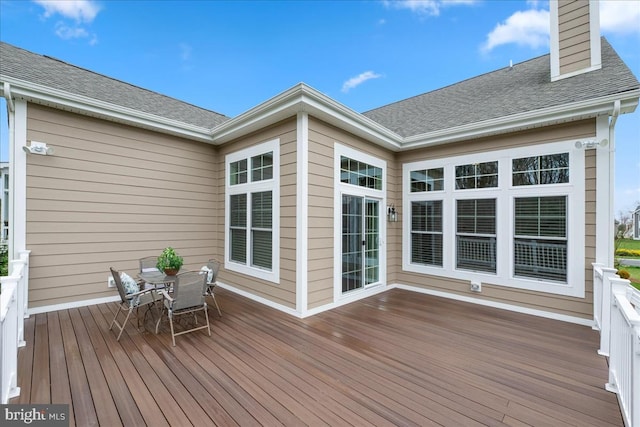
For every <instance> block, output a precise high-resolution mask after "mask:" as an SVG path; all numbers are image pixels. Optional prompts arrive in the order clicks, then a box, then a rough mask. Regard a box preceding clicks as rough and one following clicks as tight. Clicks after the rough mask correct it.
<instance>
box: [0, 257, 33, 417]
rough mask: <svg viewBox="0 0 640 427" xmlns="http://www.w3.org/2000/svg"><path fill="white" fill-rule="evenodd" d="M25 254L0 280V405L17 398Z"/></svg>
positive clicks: (26, 278) (26, 274)
mask: <svg viewBox="0 0 640 427" xmlns="http://www.w3.org/2000/svg"><path fill="white" fill-rule="evenodd" d="M29 252H30V251H22V252H20V258H19V259H17V260H13V261H10V262H9V276H6V277H0V286H1V287H0V393H1V394H0V403H2V404H6V403H8V401H9V399H11V398H12V397H15V396H18V395H19V394H20V387H18V348H19V347H22V346H24V344H25V343H24V318H25V314H26V308H27V290H28V283H29V268H28V266H29Z"/></svg>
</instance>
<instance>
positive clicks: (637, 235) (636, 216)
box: [631, 205, 640, 240]
mask: <svg viewBox="0 0 640 427" xmlns="http://www.w3.org/2000/svg"><path fill="white" fill-rule="evenodd" d="M631 228H632V230H633V233H632V236H631V238H632V239H633V240H640V205H638V206H637V207H636V210H635V211H633V213H632V214H631Z"/></svg>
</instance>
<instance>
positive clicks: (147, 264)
mask: <svg viewBox="0 0 640 427" xmlns="http://www.w3.org/2000/svg"><path fill="white" fill-rule="evenodd" d="M157 263H158V258H157V257H155V256H148V257H144V258H140V273H160V270H158V267H156V264H157ZM151 286H153V287H154V288H155V289H161V288H164V287H165V285H161V284H157V283H156V284H152V285H151ZM147 287H149V286H147V283H146V282H145V288H147Z"/></svg>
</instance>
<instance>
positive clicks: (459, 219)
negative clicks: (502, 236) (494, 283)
mask: <svg viewBox="0 0 640 427" xmlns="http://www.w3.org/2000/svg"><path fill="white" fill-rule="evenodd" d="M456 268H460V269H465V270H472V271H485V272H488V273H495V272H496V199H461V200H457V201H456Z"/></svg>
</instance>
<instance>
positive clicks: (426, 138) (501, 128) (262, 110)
mask: <svg viewBox="0 0 640 427" xmlns="http://www.w3.org/2000/svg"><path fill="white" fill-rule="evenodd" d="M553 1H557V0H553ZM552 34H553V31H552ZM552 46H553V44H552ZM551 52H552V53H553V48H552V49H551ZM5 82H6V83H10V84H11V91H12V94H13V96H14V98H15V97H16V96H19V97H22V99H25V100H28V101H30V102H34V103H40V104H43V105H48V106H51V107H54V108H60V109H64V110H71V111H74V112H77V113H79V114H86V115H89V116H94V117H100V118H105V119H107V120H113V121H116V122H124V123H128V124H131V125H133V126H138V127H141V128H146V129H152V130H156V131H158V132H163V133H169V134H175V135H179V136H182V137H185V138H189V139H193V140H197V141H204V142H208V143H211V144H214V145H220V144H224V143H226V142H229V141H231V140H233V139H236V138H239V137H241V136H244V135H247V134H249V133H251V132H254V131H256V130H259V129H260V128H262V127H264V126H268V125H269V124H272V123H275V122H277V121H280V120H283V119H285V118H287V117H291V116H294V115H296V114H297V113H298V112H307V113H308V114H311V115H313V116H314V117H317V118H319V119H320V120H324V121H326V122H328V123H329V124H332V125H335V126H338V127H341V128H343V129H345V130H347V131H348V132H351V133H353V134H354V135H357V136H360V137H362V138H365V139H367V140H369V141H370V142H371V143H374V144H376V145H379V146H381V147H385V148H387V149H389V150H391V151H405V150H412V149H415V148H419V147H428V146H435V145H440V144H446V143H450V142H456V141H462V140H468V139H473V138H479V137H483V136H490V135H497V134H502V133H507V132H517V131H520V130H525V129H530V128H534V127H542V126H548V125H553V124H558V123H564V122H567V121H572V120H581V119H585V118H593V117H596V116H598V115H601V114H605V113H608V112H610V111H611V110H612V108H613V102H615V101H617V100H620V101H621V107H622V108H621V111H620V112H621V113H622V114H625V113H630V112H633V111H635V108H636V107H637V105H638V97H639V96H640V90H632V91H627V92H625V94H624V96H621V94H614V95H608V96H604V97H601V98H596V99H589V100H586V101H580V102H575V103H571V104H564V105H561V106H553V107H548V108H544V109H540V110H535V111H527V112H523V113H518V114H514V115H511V116H506V117H498V118H495V119H490V120H485V121H482V122H477V123H472V124H468V125H463V126H456V127H452V128H447V129H442V130H438V131H434V132H428V133H424V134H420V135H415V136H411V137H407V138H403V137H401V136H400V135H398V134H397V133H395V132H393V131H391V130H389V129H387V128H385V127H384V126H382V125H380V124H379V123H377V122H375V121H373V120H371V119H369V118H368V117H366V116H364V115H362V114H359V113H357V112H355V111H353V110H352V109H350V108H348V107H346V106H344V105H342V104H340V103H339V102H337V101H335V100H333V99H332V98H330V97H328V96H326V95H324V94H322V93H320V92H319V91H317V90H315V89H313V88H311V87H310V86H308V85H306V84H304V83H299V84H297V85H295V86H293V87H292V88H290V89H288V90H286V91H284V92H281V93H280V94H278V95H276V96H275V97H273V98H271V99H269V100H267V101H265V102H263V103H261V104H259V105H257V106H256V107H253V108H252V109H250V110H248V111H247V112H245V113H242V114H240V115H239V116H237V117H235V118H233V119H230V120H227V121H225V122H223V123H221V124H219V125H218V126H217V127H215V128H213V129H205V128H202V127H197V126H192V125H188V124H185V123H182V122H179V121H175V120H170V119H166V118H162V117H158V116H154V115H149V114H148V113H141V112H139V111H136V110H133V109H128V108H125V107H121V106H118V105H114V104H110V103H105V102H103V101H96V100H93V99H91V98H86V97H82V96H79V95H74V94H71V93H68V92H65V91H60V90H55V89H51V88H48V87H45V86H41V85H37V84H34V83H30V82H26V81H23V80H19V79H15V78H12V77H8V76H5V75H0V83H1V84H2V87H0V90H2V91H3V90H4V85H5Z"/></svg>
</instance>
